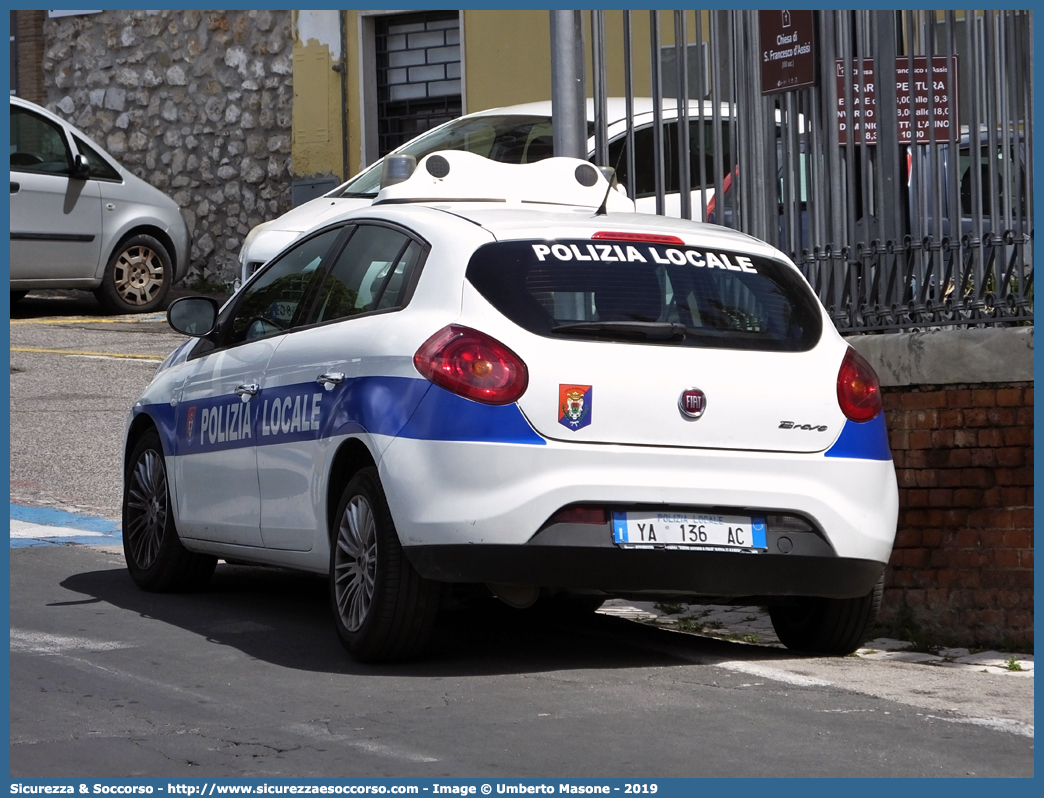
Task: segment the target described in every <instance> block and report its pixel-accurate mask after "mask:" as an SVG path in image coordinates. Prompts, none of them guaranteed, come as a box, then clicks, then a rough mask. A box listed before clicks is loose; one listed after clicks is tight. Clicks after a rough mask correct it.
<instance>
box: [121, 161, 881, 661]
mask: <svg viewBox="0 0 1044 798" xmlns="http://www.w3.org/2000/svg"><path fill="white" fill-rule="evenodd" d="M408 161H412V159H406V161H404V160H403V159H388V161H387V163H386V166H385V168H386V170H388V175H387V179H386V180H385V181H384V183H383V185H384V187H383V188H382V190H381V192H380V195H379V196H378V198H377V200H376V201H375V202H374V203H373V204H372V205H371V206H367V207H365V208H362V209H357V210H353V211H348V212H345V213H344V214H343V215H342V216H340V217H338V218H337V219H333V220H330V219H328V220H326V221H324V223H323V225H322V226H321V227H318V228H317V229H315V230H313V231H312V232H311V233H310V234H308V235H307V236H304V237H302V238H301V239H299V240H298V241H296V242H295V243H294V244H293V245H292V246H291V247H290V248H288V249H287V250H285V251H284V252H283V253H282V254H281V255H279V256H278V257H276V258H275V259H273V260H272V261H271V262H270V263H269V264H268V265H267V266H266V267H265V268H264V269H262V270H261V271H259V272H258V273H257V274H255V275H254V276H253V278H252V279H251V280H250V281H249V282H248V283H247V284H246V285H245V286H244V287H243V289H242V290H241V291H240V292H239V293H238V294H236V295H235V296H234V297H233V298H232V299H231V300H229V302H228V303H227V304H226V305H225V306H224V307H223V308H222V309H221V310H220V312H219V311H218V308H217V306H216V303H215V302H214V300H212V299H209V298H203V297H191V298H185V299H180V300H178V301H176V302H175V303H173V304H172V305H171V307H170V309H169V311H168V318H169V320H170V323H171V325H172V326H173V327H174V328H175V329H176V330H179V331H181V332H183V333H186V334H188V335H192V336H195V337H194V338H193V339H192V340H189V341H187V342H186V343H185V344H184V345H183V346H181V347H180V348H178V349H177V350H176V351H175V352H174V353H172V354H171V355H170V357H168V358H167V360H166V361H165V362H164V363H163V364H162V365H161V366H160V368H159V370H158V371H157V373H156V376H155V378H154V379H153V381H152V384H151V385H150V386H149V387H148V389H147V390H146V391H145V393H144V394H143V395H142V396H141V398H140V399H139V400H138V401H137V402H136V404H135V406H134V408H133V411H132V414H131V419H130V422H129V426H128V430H127V441H126V463H125V488H124V496H125V500H124V518H123V534H124V547H125V551H126V559H127V564H128V567H129V570H130V573H131V576H132V577H133V578H134V581H135V582H137V584H138V585H140V586H141V587H143V588H145V589H147V590H178V589H190V588H196V587H199V586H202V585H203V584H205V582H206V581H207V579H208V578H209V577H210V575H211V573H212V572H213V570H214V567H215V562H216V559H217V558H225V559H229V560H235V561H242V562H253V563H268V564H274V565H280V566H285V567H290V568H298V569H303V570H306V571H312V572H316V573H321V574H328V575H329V580H330V594H331V600H332V604H333V608H334V617H335V620H336V627H337V631H338V633H339V636H340V638H341V640H342V641H343V643H344V644H345V646H346V648H347V649H348V650H349V651H350V652H351V653H352V654H353V655H354V656H355V657H357V658H359V659H363V660H386V659H395V658H402V657H406V656H410V655H413V654H415V653H417V652H418V651H419V650H420V649H421V648H422V646H423V645H424V643H425V641H426V639H427V638H428V636H429V633H430V631H431V629H432V626H433V623H434V619H435V615H436V612H437V609H438V605H439V601H440V597H441V595H442V593H443V586H444V585H445V584H447V583H485V584H487V585H488V586H489V587H490V589H491V590H492V591H493V592H494V593H496V594H497V595H498V596H500V597H501V598H503V599H504V600H505V601H507V602H508V603H511V604H514V605H516V606H526V605H528V604H531V603H532V602H534V601H536V600H537V599H538V598H539V597H542V596H543V597H547V598H549V599H551V600H557V601H560V602H561V604H562V605H563V606H568V605H569V603H570V602H572V603H573V604H574V605H586V606H596V605H597V604H598V603H600V601H601V600H603V599H604V598H606V597H608V596H622V597H634V598H668V597H670V598H682V597H686V598H695V597H702V598H705V599H707V600H709V601H721V602H742V603H748V604H749V603H752V602H754V603H759V604H767V605H768V606H770V608H771V615H772V620H773V623H774V625H775V628H776V630H777V632H778V634H779V636H780V638H781V639H782V640H783V642H784V643H786V644H787V645H788V646H790V647H792V648H796V649H801V650H806V651H815V652H822V653H846V652H849V651H851V650H853V649H854V648H855V647H856V646H857V645H858V644H859V643H860V642H862V637H863V634H864V633H865V632H866V630H867V629H868V627H869V625H870V623H871V622H872V621H873V618H874V615H875V613H876V610H877V606H878V603H879V601H880V596H881V575H882V572H883V569H884V565H885V563H886V562H887V560H888V556H889V553H890V551H891V547H892V542H893V537H894V534H895V528H896V517H897V507H898V495H897V494H898V491H897V487H896V479H895V472H894V469H893V466H892V461H891V455H890V452H889V449H888V442H887V437H886V431H885V422H884V418H883V416H882V414H881V399H880V391H879V387H878V383H877V378H876V376H875V375H874V373H873V370H872V369H871V368H870V367H869V365H868V364H867V363H866V362H865V361H864V360H863V359H862V358H861V357H860V356H859V355H858V354H856V352H855V351H854V350H853V349H851V348H850V347H849V346H848V345H847V344H846V343H845V342H844V341H843V340H842V338H841V337H840V336H839V335H838V334H837V332H836V331H835V330H834V328H833V327H832V325H831V324H830V321H829V319H828V318H827V316H826V314H825V312H824V310H823V308H822V306H821V305H820V304H819V302H818V301H817V299H816V297H815V295H814V294H813V292H812V291H811V290H810V288H809V286H808V284H807V283H806V282H805V280H804V279H803V278H802V276H801V275H800V273H799V272H798V270H797V269H796V268H795V267H794V266H793V265H792V264H791V263H790V262H789V261H788V260H787V259H786V258H785V257H784V256H783V255H782V254H781V253H779V252H778V251H776V250H775V249H773V248H771V247H769V246H768V245H767V244H764V243H762V242H760V241H757V240H755V239H753V238H750V237H749V236H746V235H742V234H739V233H736V232H734V231H731V230H727V229H725V228H721V227H714V226H710V225H704V224H699V223H694V222H688V221H684V220H679V219H667V218H662V217H655V216H648V215H642V214H635V213H633V212H630V209H631V208H633V205H632V203H631V202H630V201H629V200H627V199H626V198H625V197H623V196H621V195H620V194H618V193H617V192H616V191H614V190H613V189H611V188H610V186H609V184H608V183H607V181H606V178H605V177H604V176H603V175H602V174H600V173H599V171H598V170H596V169H595V168H594V167H593V166H591V165H590V164H588V163H586V162H584V161H580V160H575V159H569V158H554V159H550V160H545V161H540V162H538V163H535V164H530V165H524V166H515V165H507V164H500V163H495V162H491V161H488V160H486V159H483V158H481V157H479V156H476V155H473V154H470V153H466V152H453V151H447V152H441V153H435V154H431V155H428V156H426V157H425V158H424V159H422V160H421V161H420V163H419V164H416V168H415V170H413V171H412V173H410V174H409V176H408V177H406V175H405V174H401V175H399V176H398V177H397V178H396V177H395V176H394V175H393V174H392V173H394V172H395V170H396V169H399V168H401V167H403V166H404V165H406V166H408V167H412V164H410V163H408ZM407 172H409V169H407ZM396 180H397V181H398V182H396ZM617 208H619V209H621V211H620V212H618V211H617V210H616V209H617ZM606 209H608V211H607V210H606ZM552 597H553V598H552ZM545 600H547V599H545Z"/></svg>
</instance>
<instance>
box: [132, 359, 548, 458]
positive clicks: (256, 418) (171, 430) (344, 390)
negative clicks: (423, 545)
mask: <svg viewBox="0 0 1044 798" xmlns="http://www.w3.org/2000/svg"><path fill="white" fill-rule="evenodd" d="M143 412H147V413H148V414H149V416H150V417H152V419H153V420H154V421H155V423H156V425H157V426H158V427H159V430H160V436H161V438H162V440H163V444H164V449H165V450H166V451H168V452H169V453H170V454H172V455H176V456H180V455H187V454H201V453H204V452H219V451H224V450H227V449H238V448H243V447H246V446H270V445H273V444H281V443H295V442H300V441H309V440H320V439H323V438H332V437H336V436H339V435H350V434H353V433H359V432H367V433H370V434H374V435H386V436H389V437H396V436H398V437H403V438H414V439H420V440H440V441H462V442H463V441H467V442H483V443H522V444H536V445H543V444H544V439H543V438H542V437H540V436H539V435H538V434H537V433H536V432H535V431H534V430H533V428H532V427H531V426H530V425H529V422H528V421H526V419H525V416H523V415H522V411H521V410H519V408H518V405H515V404H511V405H486V404H482V403H480V402H474V401H472V400H470V399H465V398H463V397H461V396H457V395H456V394H452V393H450V392H449V391H446V390H444V389H442V388H439V387H438V386H436V385H433V384H432V383H430V382H428V381H427V380H421V379H412V378H408V377H357V378H355V379H350V380H347V381H345V383H344V384H342V385H339V386H335V387H334V388H333V389H332V390H329V391H327V390H324V389H322V388H320V387H318V386H317V385H316V384H315V383H303V384H299V385H287V386H280V387H277V388H265V389H262V390H261V391H260V392H259V393H258V394H257V395H256V396H254V397H252V398H250V399H249V400H248V401H246V402H244V401H242V400H241V399H240V398H239V397H238V396H235V395H225V396H219V397H216V398H206V399H198V400H189V401H183V402H182V403H181V406H180V412H179V408H177V407H174V406H171V405H170V404H166V403H164V404H150V405H139V406H137V407H135V408H134V414H135V415H137V414H139V413H143Z"/></svg>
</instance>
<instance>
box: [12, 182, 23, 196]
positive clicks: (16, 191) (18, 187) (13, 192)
mask: <svg viewBox="0 0 1044 798" xmlns="http://www.w3.org/2000/svg"><path fill="white" fill-rule="evenodd" d="M21 187H22V186H21V185H20V184H18V183H12V184H11V193H12V194H17V193H18V189H20V188H21Z"/></svg>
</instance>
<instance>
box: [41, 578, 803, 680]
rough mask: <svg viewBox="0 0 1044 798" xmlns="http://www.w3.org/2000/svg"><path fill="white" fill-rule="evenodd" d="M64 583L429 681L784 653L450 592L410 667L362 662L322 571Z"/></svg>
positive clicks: (274, 651)
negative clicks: (151, 584)
mask: <svg viewBox="0 0 1044 798" xmlns="http://www.w3.org/2000/svg"><path fill="white" fill-rule="evenodd" d="M61 586H62V587H63V588H65V589H67V590H71V591H74V592H76V593H79V594H81V595H83V596H84V597H85V598H83V599H79V600H76V601H73V602H62V605H68V604H78V603H86V602H93V601H96V600H100V601H104V602H106V603H108V604H111V605H112V606H114V607H117V608H120V609H122V610H126V611H128V612H132V613H134V614H136V615H138V616H140V617H141V618H146V619H149V620H152V621H160V622H161V623H165V624H170V625H172V626H176V627H180V628H181V629H184V630H186V631H189V632H192V633H194V634H197V635H199V636H200V637H202V638H205V639H206V640H208V641H210V642H213V643H217V644H219V645H226V646H231V647H233V648H236V649H239V650H240V651H242V652H243V653H245V654H247V655H249V656H251V657H254V658H256V659H259V660H262V661H266V662H270V663H272V664H274V665H279V666H281V667H287V668H295V669H300V670H306V671H317V672H328V673H368V674H386V675H391V676H410V675H414V676H421V677H426V678H427V677H432V676H460V675H494V674H509V673H516V674H521V673H534V672H547V671H559V670H573V669H587V668H597V669H602V668H636V667H650V666H653V667H669V666H678V665H691V664H693V663H694V662H700V661H702V660H706V661H707V662H714V661H719V660H721V659H723V658H724V659H772V658H776V657H778V656H780V655H782V654H783V652H781V651H779V650H778V649H769V648H761V647H758V646H752V645H739V644H736V643H730V642H726V641H721V640H714V639H711V638H704V637H699V636H695V635H683V634H679V633H676V632H671V631H665V630H662V629H656V628H652V627H649V626H646V625H643V624H638V623H634V622H631V621H628V620H625V619H622V618H615V617H608V616H605V615H599V614H593V613H592V614H586V615H577V614H567V615H563V614H561V613H555V612H550V611H541V610H540V609H538V608H537V607H533V608H531V609H528V610H516V609H513V608H511V607H508V606H506V605H504V604H502V603H501V602H500V601H498V600H496V599H493V598H485V597H480V596H463V597H462V596H459V595H457V596H447V597H446V599H445V601H444V603H443V608H442V611H441V612H440V614H439V619H438V622H437V625H436V629H435V633H434V635H433V638H432V642H431V644H430V645H429V650H428V651H427V653H426V654H425V655H424V656H422V657H421V658H419V659H417V660H414V661H413V662H410V663H402V664H393V665H379V666H377V665H364V664H360V663H356V662H354V661H353V660H352V659H351V658H350V657H349V656H348V654H347V653H346V652H345V651H344V650H343V649H342V648H341V645H340V643H339V642H338V640H337V637H336V634H335V632H334V628H333V621H332V619H331V617H330V609H329V601H328V596H327V583H326V580H325V579H323V578H321V577H317V576H314V575H310V574H302V573H298V572H294V571H287V570H283V569H278V568H262V567H252V566H238V565H228V564H226V563H221V564H219V565H218V569H217V571H216V572H215V574H214V577H213V579H212V581H211V584H210V586H209V588H208V589H207V590H206V591H204V592H200V593H188V594H155V593H146V592H144V591H141V590H139V589H138V588H137V587H136V586H135V585H134V584H133V583H132V582H131V580H130V577H129V576H128V575H127V572H126V571H125V570H124V569H111V570H101V571H89V572H86V573H79V574H75V575H73V576H70V577H68V578H67V579H65V580H63V581H62V582H61ZM786 656H788V657H791V658H792V657H793V654H792V653H790V652H788V653H787V654H786Z"/></svg>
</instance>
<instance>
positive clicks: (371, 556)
mask: <svg viewBox="0 0 1044 798" xmlns="http://www.w3.org/2000/svg"><path fill="white" fill-rule="evenodd" d="M376 578H377V525H376V522H375V520H374V517H373V508H372V507H371V506H370V503H369V501H367V500H366V498H365V497H363V496H353V497H352V499H351V501H349V502H348V506H347V507H346V508H345V510H344V515H343V516H342V518H341V525H340V529H339V530H338V532H337V549H336V551H335V553H334V600H335V601H336V603H337V613H338V615H339V616H340V617H341V621H342V622H343V623H344V626H345V628H346V629H347V630H348V631H349V632H357V631H359V629H361V628H362V625H363V623H364V622H365V621H366V616H367V614H368V613H369V611H370V605H371V604H372V603H373V594H374V584H375V582H376Z"/></svg>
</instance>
